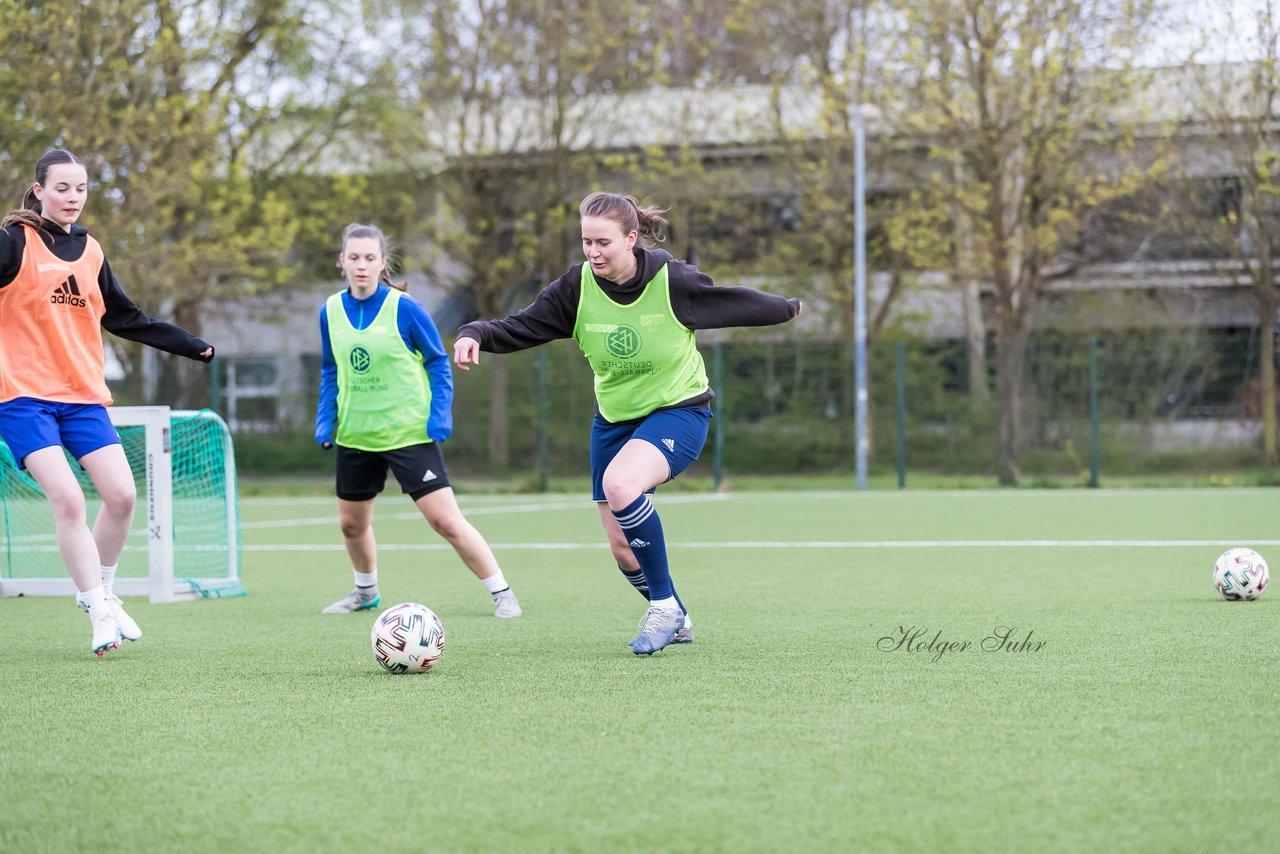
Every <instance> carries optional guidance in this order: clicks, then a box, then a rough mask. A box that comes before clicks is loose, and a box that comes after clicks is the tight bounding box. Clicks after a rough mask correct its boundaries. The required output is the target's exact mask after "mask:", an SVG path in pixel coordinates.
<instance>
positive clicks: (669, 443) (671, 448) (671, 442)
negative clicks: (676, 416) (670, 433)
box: [662, 439, 676, 454]
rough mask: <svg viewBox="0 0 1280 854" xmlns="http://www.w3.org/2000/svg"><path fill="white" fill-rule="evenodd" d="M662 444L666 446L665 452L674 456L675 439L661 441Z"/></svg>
mask: <svg viewBox="0 0 1280 854" xmlns="http://www.w3.org/2000/svg"><path fill="white" fill-rule="evenodd" d="M662 444H664V445H666V446H667V450H668V451H670V452H671V453H673V454H674V453H675V452H676V440H675V439H663V440H662Z"/></svg>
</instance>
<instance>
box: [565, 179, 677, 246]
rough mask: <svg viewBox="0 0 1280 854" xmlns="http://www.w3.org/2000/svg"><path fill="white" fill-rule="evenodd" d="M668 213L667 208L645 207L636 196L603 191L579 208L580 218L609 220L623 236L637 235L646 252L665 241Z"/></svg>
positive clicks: (593, 194)
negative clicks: (615, 224)
mask: <svg viewBox="0 0 1280 854" xmlns="http://www.w3.org/2000/svg"><path fill="white" fill-rule="evenodd" d="M666 212H667V210H666V208H660V207H656V206H642V205H641V204H640V202H639V201H637V200H636V197H635V196H624V195H622V194H621V193H607V192H603V191H601V192H597V193H592V194H591V195H589V196H587V197H586V198H585V199H583V200H582V204H581V205H579V206H578V215H579V216H582V217H589V216H603V217H608V218H609V219H611V220H613V221H614V222H616V223H617V224H618V225H619V226H621V228H622V233H623V234H629V233H630V232H633V231H634V232H636V234H637V235H638V236H639V241H640V245H641V246H643V247H644V248H645V249H652V248H653V247H655V246H657V245H658V244H659V243H661V242H662V241H664V240H666V234H665V233H664V232H663V228H662V227H663V226H665V225H666V224H667V221H666V219H665V218H663V216H662V215H663V214H664V213H666Z"/></svg>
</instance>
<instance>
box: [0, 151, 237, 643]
mask: <svg viewBox="0 0 1280 854" xmlns="http://www.w3.org/2000/svg"><path fill="white" fill-rule="evenodd" d="M88 184H89V179H88V173H87V171H86V170H85V168H84V165H83V164H82V163H81V162H80V160H79V159H78V158H77V157H76V156H75V155H74V154H72V153H71V152H69V151H63V150H61V149H52V150H50V151H46V152H45V153H44V154H43V155H42V156H41V157H40V159H39V160H38V161H37V162H36V180H35V183H33V184H32V185H31V186H30V187H28V188H27V190H26V192H25V193H24V195H23V199H22V206H21V207H20V208H18V209H17V210H12V211H10V212H9V213H8V214H6V215H5V216H4V218H3V219H2V220H0V438H3V439H4V441H5V443H6V444H7V445H8V446H9V450H10V451H11V452H12V453H13V458H14V459H15V460H16V461H17V463H18V466H19V467H20V468H25V469H26V470H27V472H28V473H29V474H30V475H31V476H32V477H33V478H35V481H36V483H38V484H39V485H40V488H41V489H42V490H44V494H45V496H46V497H47V498H48V500H49V506H50V508H51V509H52V510H53V518H54V525H55V528H56V530H57V537H58V550H59V551H60V552H61V554H62V559H63V561H64V562H65V563H66V566H67V572H68V574H70V576H71V579H72V581H74V582H75V585H76V589H77V590H78V591H79V593H78V595H77V597H76V601H77V602H78V603H79V604H80V606H81V607H82V608H84V609H85V610H86V611H88V613H89V622H90V624H91V625H92V628H93V641H92V644H91V647H90V648H91V649H92V650H93V651H94V652H95V653H97V654H98V655H102V654H103V653H104V652H106V651H107V650H109V649H118V648H119V646H120V641H121V640H122V639H123V640H137V639H138V638H140V637H142V631H141V629H139V628H138V624H137V623H136V622H135V621H134V620H133V619H132V618H131V617H130V616H129V615H128V614H127V613H125V610H124V607H123V606H122V604H121V602H120V598H119V597H118V596H116V595H115V594H114V593H112V589H111V588H112V583H113V582H114V580H115V574H116V566H117V563H118V560H119V557H120V553H121V552H122V551H123V550H124V543H125V538H126V537H128V535H129V528H130V526H131V524H132V522H133V509H134V505H135V504H136V503H137V493H136V490H135V489H134V485H133V471H132V470H131V469H130V467H129V461H128V460H127V459H126V458H125V455H124V449H123V448H122V447H121V445H120V436H119V434H118V433H117V432H116V430H115V427H114V426H112V424H111V419H110V418H109V417H108V415H107V410H106V406H107V404H109V403H111V392H110V390H108V388H107V383H106V370H105V365H104V361H105V355H104V353H105V351H104V349H103V341H102V330H103V329H104V328H105V329H106V330H107V331H109V332H111V333H113V334H115V335H118V336H120V337H121V338H127V339H129V340H130V341H138V342H140V343H143V344H147V345H149V346H152V347H155V348H156V349H158V350H164V351H166V352H169V353H176V354H178V355H180V356H186V357H187V358H189V359H195V360H198V361H202V362H208V361H209V360H210V359H212V358H213V347H211V346H210V345H209V344H208V343H207V342H205V341H202V340H201V339H199V338H197V337H196V336H195V335H192V334H191V333H190V332H187V331H186V330H185V329H182V328H181V327H178V326H175V325H174V324H172V323H167V322H165V321H162V320H155V319H153V318H150V317H148V316H147V315H146V314H144V313H143V312H142V311H141V310H140V309H139V308H138V306H137V305H135V304H134V303H133V301H132V300H130V299H129V297H128V296H126V295H125V292H124V290H123V289H122V288H121V287H120V283H119V282H118V281H117V280H116V277H115V275H114V274H112V272H111V266H110V265H109V264H108V263H107V259H106V258H105V257H104V256H103V253H102V247H101V246H99V245H98V241H96V240H94V239H93V238H92V237H90V236H89V233H88V232H87V231H86V230H85V229H84V228H82V227H80V226H78V225H76V220H78V219H79V218H80V214H81V212H82V211H83V210H84V204H85V198H86V196H87V195H88ZM64 447H65V448H66V449H67V451H68V452H70V454H71V455H72V456H73V457H75V459H76V460H78V461H79V463H80V465H81V466H82V467H83V468H84V470H85V471H86V472H88V473H89V477H90V478H91V479H92V480H93V485H94V486H95V487H96V488H97V490H98V494H99V495H100V496H101V498H102V509H101V510H100V511H99V512H98V517H97V519H96V520H94V524H93V528H92V530H90V528H89V525H88V521H87V512H86V506H85V497H84V492H83V490H81V488H80V483H79V481H77V480H76V476H75V473H74V472H73V471H72V470H71V466H70V465H69V464H68V462H67V457H66V455H65V454H64V453H63V450H62V449H63V448H64Z"/></svg>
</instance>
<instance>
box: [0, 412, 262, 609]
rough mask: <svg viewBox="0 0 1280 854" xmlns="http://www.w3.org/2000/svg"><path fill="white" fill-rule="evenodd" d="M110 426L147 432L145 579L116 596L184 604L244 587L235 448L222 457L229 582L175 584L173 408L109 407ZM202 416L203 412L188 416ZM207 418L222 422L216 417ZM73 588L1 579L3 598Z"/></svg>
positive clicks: (141, 508)
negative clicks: (240, 550)
mask: <svg viewBox="0 0 1280 854" xmlns="http://www.w3.org/2000/svg"><path fill="white" fill-rule="evenodd" d="M107 412H108V414H110V416H111V423H112V424H115V425H116V426H117V427H142V428H144V431H145V433H144V435H145V440H144V442H145V444H144V454H145V456H146V477H145V478H144V481H143V482H144V484H145V488H146V494H145V495H139V496H138V499H139V501H138V507H137V509H136V510H135V511H134V519H135V525H136V521H137V519H138V517H140V516H141V517H144V518H145V520H146V525H145V530H146V536H147V576H146V577H145V578H141V577H132V578H129V577H123V576H119V577H117V578H116V580H115V584H114V587H113V592H115V593H116V594H118V595H122V596H142V595H146V596H148V597H149V598H150V601H152V602H180V601H184V600H190V599H200V598H208V597H209V596H210V595H211V593H212V594H213V595H217V591H218V590H220V589H227V588H232V589H236V590H238V589H239V588H240V556H239V549H238V548H237V544H238V541H239V540H238V535H239V525H240V520H239V519H238V518H237V503H236V494H235V490H236V477H235V456H234V454H233V453H232V452H231V449H229V448H228V449H227V451H226V453H224V454H223V459H224V460H225V465H226V467H227V471H226V478H225V481H226V484H227V495H226V502H227V544H228V548H227V560H228V563H229V566H228V574H227V576H226V577H225V578H212V579H177V580H175V579H174V574H173V569H174V566H173V449H172V439H171V429H172V428H171V422H170V418H171V414H170V413H171V409H170V407H168V406H109V407H107ZM190 414H192V415H195V416H196V417H201V416H202V413H190ZM203 415H204V417H208V418H215V419H218V420H221V419H220V418H218V415H217V414H216V413H214V412H208V413H207V414H203ZM75 594H76V586H75V583H74V582H73V581H72V580H71V578H70V577H67V576H64V577H62V578H0V596H74V595H75Z"/></svg>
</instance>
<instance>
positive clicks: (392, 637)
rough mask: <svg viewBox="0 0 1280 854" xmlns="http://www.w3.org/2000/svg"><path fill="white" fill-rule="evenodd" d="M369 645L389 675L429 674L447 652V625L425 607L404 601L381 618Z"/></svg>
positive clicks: (374, 623) (374, 626) (374, 624)
mask: <svg viewBox="0 0 1280 854" xmlns="http://www.w3.org/2000/svg"><path fill="white" fill-rule="evenodd" d="M369 642H370V643H371V644H372V645H373V657H374V658H375V659H376V660H377V662H378V663H379V664H381V665H382V666H383V667H384V668H386V669H387V671H388V672H390V673H426V672H427V671H428V670H430V669H431V668H432V667H434V666H435V663H436V662H437V661H439V660H440V653H442V652H444V625H443V624H442V623H441V622H440V618H439V617H437V616H436V613H435V611H432V610H431V609H430V608H428V607H427V606H426V605H419V604H418V603H417V602H403V603H401V604H399V605H394V606H392V607H390V608H388V609H387V610H385V611H383V612H382V613H381V614H380V615H378V619H376V620H374V622H373V630H372V631H371V632H370V633H369Z"/></svg>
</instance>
